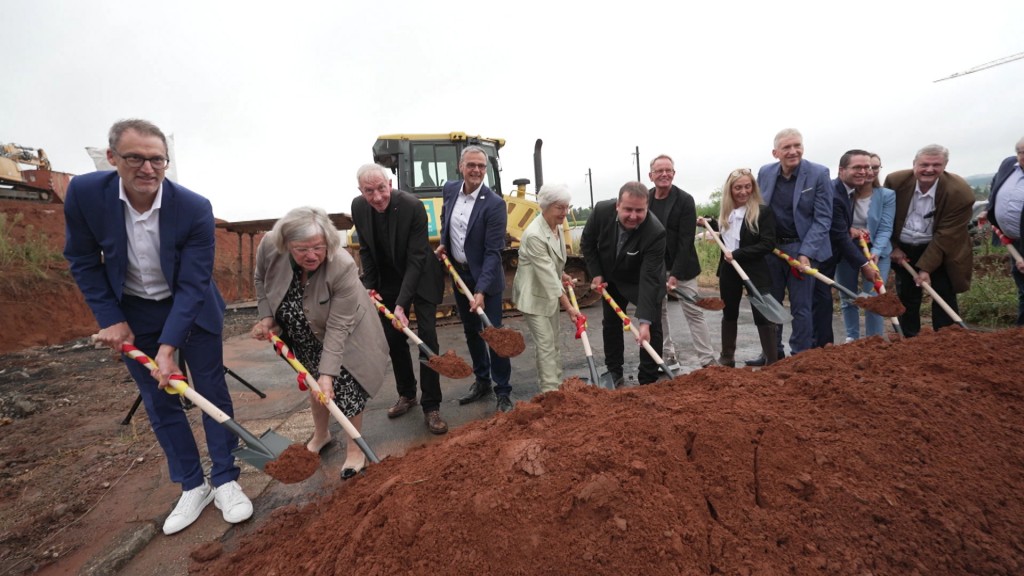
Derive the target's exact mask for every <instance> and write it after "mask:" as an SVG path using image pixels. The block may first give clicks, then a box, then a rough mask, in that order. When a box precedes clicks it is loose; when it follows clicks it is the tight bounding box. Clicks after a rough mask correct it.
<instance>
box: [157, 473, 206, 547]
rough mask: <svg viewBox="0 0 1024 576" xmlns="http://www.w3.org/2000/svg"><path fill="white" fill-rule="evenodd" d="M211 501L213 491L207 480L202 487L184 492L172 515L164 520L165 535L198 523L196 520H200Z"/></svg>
mask: <svg viewBox="0 0 1024 576" xmlns="http://www.w3.org/2000/svg"><path fill="white" fill-rule="evenodd" d="M211 500H213V489H212V488H211V487H210V485H209V484H208V483H207V482H206V481H205V480H204V481H203V485H202V486H196V487H195V488H193V489H191V490H185V491H184V492H182V493H181V498H178V503H177V504H175V506H174V510H173V511H171V515H170V516H168V517H167V520H164V534H167V535H171V534H174V533H175V532H181V531H182V530H184V529H185V528H188V527H189V525H191V524H192V523H193V522H195V521H196V518H199V515H200V514H202V513H203V509H204V508H206V507H207V506H208V505H209V504H210V501H211Z"/></svg>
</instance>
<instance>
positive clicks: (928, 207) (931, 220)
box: [900, 180, 939, 246]
mask: <svg viewBox="0 0 1024 576" xmlns="http://www.w3.org/2000/svg"><path fill="white" fill-rule="evenodd" d="M938 185H939V181H938V180H936V181H935V183H934V184H932V187H931V188H929V189H928V191H927V192H921V185H920V184H915V185H914V197H913V198H911V199H910V208H909V209H908V210H907V219H906V220H905V221H904V222H903V230H901V231H900V242H902V243H904V244H911V245H915V246H920V245H921V244H927V243H929V242H931V241H932V234H933V233H934V230H935V189H936V187H937V186H938Z"/></svg>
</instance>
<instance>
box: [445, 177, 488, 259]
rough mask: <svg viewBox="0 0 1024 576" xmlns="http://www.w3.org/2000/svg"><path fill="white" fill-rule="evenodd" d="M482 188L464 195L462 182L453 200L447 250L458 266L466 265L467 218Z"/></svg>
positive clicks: (464, 186) (478, 187) (471, 212)
mask: <svg viewBox="0 0 1024 576" xmlns="http://www.w3.org/2000/svg"><path fill="white" fill-rule="evenodd" d="M483 187H484V185H483V184H480V186H477V188H476V190H473V192H471V193H469V194H466V183H465V182H463V183H462V190H459V195H458V196H457V197H456V198H455V205H454V206H452V218H451V220H450V221H449V224H448V225H449V226H450V227H451V228H450V230H449V231H448V236H449V238H450V240H449V242H450V243H451V246H449V247H448V249H449V250H450V251H451V253H452V257H453V258H455V261H456V262H458V263H459V264H463V265H464V264H466V246H465V244H466V233H467V232H468V231H469V217H470V216H471V215H472V214H473V206H475V205H476V201H477V200H478V199H479V198H480V191H481V190H483Z"/></svg>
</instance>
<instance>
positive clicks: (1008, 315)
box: [957, 270, 1017, 328]
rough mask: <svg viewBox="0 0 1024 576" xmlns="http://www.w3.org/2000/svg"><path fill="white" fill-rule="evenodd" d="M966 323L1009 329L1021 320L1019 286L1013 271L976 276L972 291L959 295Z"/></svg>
mask: <svg viewBox="0 0 1024 576" xmlns="http://www.w3.org/2000/svg"><path fill="white" fill-rule="evenodd" d="M957 302H958V303H959V304H960V313H961V315H962V316H963V319H964V322H967V323H969V324H977V325H980V326H989V327H993V328H1006V327H1009V326H1013V325H1014V323H1015V322H1016V321H1017V285H1016V284H1014V282H1013V278H1011V277H1010V272H1009V270H1007V272H1006V274H1005V275H998V274H986V275H979V276H975V277H974V279H973V280H972V281H971V289H970V290H968V291H967V292H964V293H963V294H960V295H958V296H957Z"/></svg>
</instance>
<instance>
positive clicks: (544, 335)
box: [523, 310, 562, 392]
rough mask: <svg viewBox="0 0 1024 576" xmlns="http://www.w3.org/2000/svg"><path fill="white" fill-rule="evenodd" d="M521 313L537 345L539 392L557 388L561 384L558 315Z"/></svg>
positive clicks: (559, 312) (556, 313) (557, 313)
mask: <svg viewBox="0 0 1024 576" xmlns="http://www.w3.org/2000/svg"><path fill="white" fill-rule="evenodd" d="M559 314H561V310H559V311H558V312H555V313H554V314H553V315H551V316H541V315H539V314H526V313H523V319H525V320H526V326H527V327H528V328H529V329H530V335H531V336H533V343H534V345H535V346H536V347H537V381H538V382H539V383H540V391H541V392H550V391H552V390H557V389H558V387H559V386H561V384H562V353H561V352H560V351H559V347H558V316H559Z"/></svg>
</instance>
